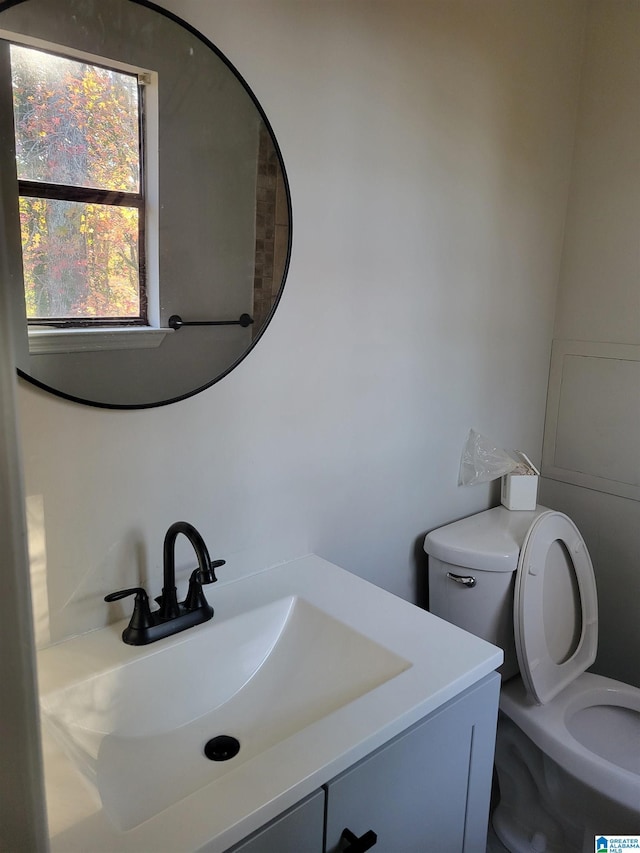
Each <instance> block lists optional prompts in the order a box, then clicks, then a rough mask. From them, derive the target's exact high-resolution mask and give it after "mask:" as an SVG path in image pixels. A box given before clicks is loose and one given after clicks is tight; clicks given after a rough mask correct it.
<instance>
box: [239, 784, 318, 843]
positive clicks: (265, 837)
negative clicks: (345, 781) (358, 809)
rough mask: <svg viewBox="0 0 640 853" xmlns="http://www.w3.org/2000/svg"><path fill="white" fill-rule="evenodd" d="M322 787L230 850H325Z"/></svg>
mask: <svg viewBox="0 0 640 853" xmlns="http://www.w3.org/2000/svg"><path fill="white" fill-rule="evenodd" d="M324 800H325V795H324V790H320V791H316V792H315V793H314V794H311V796H310V797H307V799H306V800H303V801H302V802H301V803H298V804H297V805H296V806H294V807H293V808H292V809H289V810H288V811H287V812H285V813H284V814H283V815H280V817H277V818H276V819H275V820H272V821H271V822H270V823H269V824H267V826H265V827H264V828H263V829H259V830H258V831H257V832H256V833H254V834H253V835H252V836H251V838H249V839H248V840H247V841H242V842H240V844H238V845H236V846H235V847H233V848H231V851H230V853H267V851H269V853H280V851H282V853H286V851H291V853H293V851H296V853H324V845H323V836H324Z"/></svg>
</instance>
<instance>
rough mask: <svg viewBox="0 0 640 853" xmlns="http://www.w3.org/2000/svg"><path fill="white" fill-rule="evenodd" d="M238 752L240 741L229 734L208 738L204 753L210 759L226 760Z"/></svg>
mask: <svg viewBox="0 0 640 853" xmlns="http://www.w3.org/2000/svg"><path fill="white" fill-rule="evenodd" d="M239 752H240V741H239V740H238V739H237V738H235V737H231V735H218V736H217V737H212V738H211V740H208V741H207V742H206V744H205V746H204V754H205V755H206V756H207V758H208V759H209V760H210V761H228V760H229V759H230V758H233V757H234V755H237V754H238V753H239Z"/></svg>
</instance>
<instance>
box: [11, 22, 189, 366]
mask: <svg viewBox="0 0 640 853" xmlns="http://www.w3.org/2000/svg"><path fill="white" fill-rule="evenodd" d="M0 38H2V39H5V40H6V41H8V42H11V43H13V44H17V45H23V46H24V47H34V48H39V49H40V50H44V51H48V52H50V53H56V54H58V55H62V56H67V57H69V58H70V59H79V60H84V61H86V62H91V63H95V64H97V65H103V66H107V67H109V68H113V69H115V70H116V71H124V72H127V73H129V74H134V75H136V76H137V77H138V79H139V81H141V82H142V83H143V85H144V87H145V104H144V117H143V142H142V145H143V148H144V163H145V165H144V172H143V174H144V181H145V185H144V197H145V247H144V249H145V263H146V266H145V288H146V297H147V325H145V326H104V327H96V328H86V327H82V328H80V327H78V328H52V327H50V326H38V325H37V324H34V323H30V324H29V325H28V338H29V352H30V353H31V354H34V355H35V354H44V353H56V352H88V351H96V350H121V349H125V350H128V349H146V348H154V347H158V346H160V344H161V343H162V341H163V339H164V337H165V336H166V335H168V334H173V331H174V330H173V329H167V328H161V326H160V269H159V267H160V262H159V257H160V247H159V230H160V228H159V211H160V200H159V187H160V181H159V108H158V74H157V72H156V71H152V70H151V69H148V68H141V67H139V66H135V65H130V64H129V63H126V62H121V61H119V60H115V59H111V58H109V57H105V56H98V55H97V54H94V53H88V52H86V51H82V50H78V49H76V48H74V47H69V46H68V45H63V44H57V43H53V42H49V41H46V40H44V39H39V38H34V37H32V36H28V35H24V34H23V33H16V32H13V31H10V30H3V29H0Z"/></svg>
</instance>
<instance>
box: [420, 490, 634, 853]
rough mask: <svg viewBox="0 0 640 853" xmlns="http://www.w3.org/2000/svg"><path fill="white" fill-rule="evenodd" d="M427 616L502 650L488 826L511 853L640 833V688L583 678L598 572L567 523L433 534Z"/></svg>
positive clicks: (501, 515)
mask: <svg viewBox="0 0 640 853" xmlns="http://www.w3.org/2000/svg"><path fill="white" fill-rule="evenodd" d="M425 550H426V551H427V553H428V554H429V593H430V609H431V611H432V612H433V613H435V614H436V615H438V616H441V617H442V618H445V619H447V620H448V621H450V622H453V623H455V624H457V625H459V626H460V627H462V628H465V629H466V630H469V631H471V632H472V633H475V634H478V635H479V636H482V637H483V638H484V639H487V640H489V641H490V642H493V643H496V644H497V645H501V646H502V647H503V648H504V649H505V664H504V665H503V667H502V676H503V685H502V690H501V697H500V719H499V722H498V736H497V742H496V770H497V775H498V780H499V786H500V799H499V803H498V806H497V807H496V809H495V811H494V814H493V819H492V821H493V827H494V830H495V832H496V834H497V835H498V837H499V839H500V840H501V841H502V843H503V844H504V845H505V846H506V847H507V848H508V849H509V850H510V851H512V853H520V851H537V853H543V851H548V853H568V851H569V852H570V851H585V853H586V851H593V850H594V837H595V836H596V835H598V836H600V835H633V834H636V835H637V834H638V833H640V689H638V688H636V687H632V686H630V685H627V684H623V683H622V682H619V681H615V680H613V679H609V678H605V677H603V676H599V675H595V674H593V673H588V672H585V670H586V669H587V668H588V667H589V666H591V664H592V663H593V661H594V660H595V655H596V649H597V629H598V618H597V596H596V588H595V579H594V575H593V568H592V565H591V560H590V557H589V553H588V550H587V548H586V545H585V543H584V540H583V539H582V536H581V535H580V533H579V531H578V530H577V528H576V527H575V525H574V524H573V522H572V521H571V519H569V518H568V517H567V516H566V515H563V514H562V513H557V512H553V511H550V510H547V509H546V508H545V507H537V509H536V510H532V511H530V512H529V511H526V512H511V511H509V510H507V509H505V508H504V507H498V508H496V509H493V510H488V511H487V512H484V513H479V514H477V515H475V516H471V517H470V518H466V519H462V520H461V521H458V522H454V523H453V524H450V525H447V526H446V527H443V528H440V529H439V530H435V531H432V532H431V533H430V534H429V535H428V536H427V538H426V540H425Z"/></svg>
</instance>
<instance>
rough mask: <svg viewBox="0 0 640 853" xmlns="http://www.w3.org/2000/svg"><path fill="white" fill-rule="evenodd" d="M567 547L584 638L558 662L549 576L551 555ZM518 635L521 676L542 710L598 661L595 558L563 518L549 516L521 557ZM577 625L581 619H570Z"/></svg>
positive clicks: (529, 537)
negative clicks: (552, 646) (549, 616)
mask: <svg viewBox="0 0 640 853" xmlns="http://www.w3.org/2000/svg"><path fill="white" fill-rule="evenodd" d="M555 542H560V543H562V544H563V545H564V546H565V548H566V553H567V554H568V555H569V558H570V560H571V562H572V564H573V569H574V571H575V578H576V581H577V588H578V596H579V599H580V607H581V620H582V625H581V633H580V638H579V640H578V642H577V645H576V647H575V650H574V651H573V653H572V654H571V656H570V657H569V658H568V659H567V660H563V661H561V662H558V661H556V660H555V658H554V657H553V656H552V655H551V653H550V651H549V644H548V638H547V634H546V626H545V621H544V583H545V575H546V573H547V572H549V571H553V568H554V562H553V560H549V559H548V557H549V551H550V549H551V546H552V545H553V544H554V543H555ZM513 616H514V633H515V643H516V653H517V657H518V663H519V666H520V674H521V676H522V680H523V682H524V684H525V686H526V688H527V691H528V692H529V693H530V695H531V696H532V697H533V698H534V699H535V701H536V702H537V703H538V704H545V703H547V702H549V701H550V700H551V699H553V697H554V696H556V695H557V694H558V693H560V691H561V690H563V689H564V688H565V687H566V686H567V685H568V684H570V683H571V682H572V681H574V680H575V679H576V678H577V677H578V676H579V675H580V674H581V673H583V672H584V671H585V670H586V669H587V667H589V666H591V664H592V663H593V662H594V660H595V657H596V651H597V646H598V601H597V593H596V584H595V577H594V574H593V566H592V564H591V558H590V557H589V552H588V550H587V547H586V545H585V542H584V540H583V538H582V536H581V535H580V532H579V531H578V529H577V527H576V526H575V524H574V523H573V522H572V521H571V519H570V518H568V517H567V516H566V515H564V514H563V513H561V512H553V511H549V512H544V513H542V514H541V515H539V516H538V518H537V519H536V520H535V521H534V522H533V524H532V525H531V527H530V528H529V530H528V532H527V534H526V536H525V539H524V542H523V545H522V549H521V552H520V558H519V560H518V568H517V571H516V584H515V595H514V607H513ZM567 618H568V619H572V620H574V622H575V614H574V613H573V612H568V613H567Z"/></svg>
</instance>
